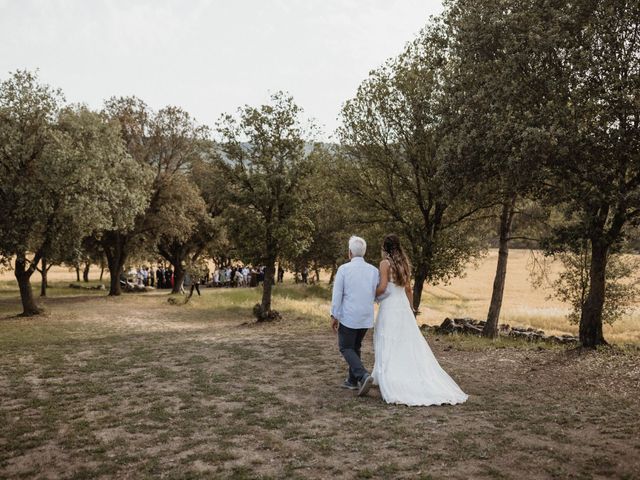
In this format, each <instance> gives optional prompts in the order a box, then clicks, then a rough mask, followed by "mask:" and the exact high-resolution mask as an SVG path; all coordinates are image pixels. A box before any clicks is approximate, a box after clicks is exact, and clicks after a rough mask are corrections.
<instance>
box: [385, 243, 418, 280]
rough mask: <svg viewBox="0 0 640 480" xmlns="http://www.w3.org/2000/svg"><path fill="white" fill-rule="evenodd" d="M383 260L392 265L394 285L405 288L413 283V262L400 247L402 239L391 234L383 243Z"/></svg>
mask: <svg viewBox="0 0 640 480" xmlns="http://www.w3.org/2000/svg"><path fill="white" fill-rule="evenodd" d="M382 258H383V259H386V260H388V261H389V263H390V264H391V277H392V280H393V283H395V284H396V285H400V286H404V285H406V284H407V283H408V282H410V281H411V262H409V259H408V258H407V256H406V255H405V253H404V250H403V249H402V247H401V246H400V238H398V236H397V235H396V234H394V233H390V234H389V235H387V236H386V237H384V240H383V241H382Z"/></svg>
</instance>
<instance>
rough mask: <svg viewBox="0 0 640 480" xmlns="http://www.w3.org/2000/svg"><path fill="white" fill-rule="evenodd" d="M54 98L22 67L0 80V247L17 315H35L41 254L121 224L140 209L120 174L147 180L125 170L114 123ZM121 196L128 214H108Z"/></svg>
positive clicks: (58, 252) (127, 161) (49, 254)
mask: <svg viewBox="0 0 640 480" xmlns="http://www.w3.org/2000/svg"><path fill="white" fill-rule="evenodd" d="M61 102H62V98H61V95H60V93H59V92H57V91H54V90H52V89H51V88H50V87H49V86H46V85H42V84H40V83H39V82H38V79H37V77H36V76H35V75H34V74H32V73H29V72H16V73H15V74H13V75H12V77H11V78H10V79H8V80H6V81H4V82H3V83H2V84H1V85H0V144H2V145H3V151H2V163H1V165H2V170H3V176H2V183H1V185H2V188H1V189H0V204H1V207H0V208H2V211H1V213H2V215H0V252H1V254H2V255H3V256H5V257H7V256H15V276H16V279H17V281H18V285H19V287H20V296H21V300H22V305H23V315H34V314H37V313H39V312H40V309H39V308H38V306H37V305H36V303H35V301H34V299H33V292H32V289H31V283H30V279H31V275H32V274H33V272H34V271H35V270H36V267H37V265H38V263H39V261H40V259H42V257H43V256H46V257H47V258H51V259H56V258H59V257H61V256H62V253H61V252H63V251H65V250H68V249H72V248H75V247H76V246H77V245H79V242H80V241H81V240H82V238H84V237H85V236H87V235H89V234H90V233H91V232H92V231H94V230H97V229H102V228H110V227H113V226H114V225H115V224H118V223H119V224H120V225H122V226H126V225H127V224H129V223H130V222H131V220H132V218H133V215H135V213H136V212H137V211H139V210H140V209H142V208H144V201H143V200H141V199H140V196H139V190H136V189H135V188H131V186H130V185H129V184H128V183H127V181H126V180H125V179H124V178H123V177H128V178H131V177H132V176H135V178H136V179H137V181H138V183H142V184H143V185H144V183H145V181H146V180H145V176H144V175H143V174H140V172H137V171H135V170H132V168H131V167H132V166H133V164H132V162H131V159H130V158H129V157H128V156H127V155H126V152H125V151H124V149H123V145H122V142H121V140H120V136H119V130H118V126H117V125H116V124H114V123H112V122H109V121H108V120H107V119H105V118H104V117H102V116H100V115H98V114H96V113H94V112H91V111H89V110H88V109H87V108H85V107H66V108H61ZM122 199H127V200H129V201H130V205H129V208H130V213H129V215H128V216H118V215H115V214H114V211H115V209H117V208H118V207H119V206H120V203H119V202H121V201H122ZM29 255H32V256H31V257H29Z"/></svg>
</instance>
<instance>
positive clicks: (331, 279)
mask: <svg viewBox="0 0 640 480" xmlns="http://www.w3.org/2000/svg"><path fill="white" fill-rule="evenodd" d="M337 271H338V265H336V263H335V262H333V265H332V266H331V275H330V276H329V285H333V281H334V280H335V278H336V272H337Z"/></svg>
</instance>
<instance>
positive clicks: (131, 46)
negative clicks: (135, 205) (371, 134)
mask: <svg viewBox="0 0 640 480" xmlns="http://www.w3.org/2000/svg"><path fill="white" fill-rule="evenodd" d="M441 10H442V6H441V2H440V0H209V1H205V0H39V1H36V0H0V78H3V79H4V78H6V76H7V74H8V73H9V72H11V71H14V70H16V69H25V68H26V69H30V70H33V69H36V68H37V69H39V70H40V77H41V79H42V80H43V81H45V82H47V83H50V84H52V85H54V86H57V87H60V88H62V89H63V91H64V92H65V95H66V97H67V100H69V101H72V102H85V103H87V104H88V105H90V106H92V107H95V108H98V107H100V106H101V105H102V102H103V100H104V99H105V98H108V97H110V96H112V95H137V96H139V97H141V98H142V99H144V100H145V101H146V102H147V103H148V104H149V105H150V106H151V107H152V108H154V109H158V108H161V107H162V106H164V105H167V104H173V105H179V106H181V107H184V108H185V109H187V110H188V111H189V112H191V113H192V114H193V115H194V116H195V117H196V118H197V119H198V120H199V121H200V122H202V123H206V124H208V125H210V126H214V124H215V121H216V120H217V119H218V117H219V116H220V114H222V113H224V112H232V111H235V109H236V108H237V107H238V106H240V105H244V104H251V105H257V104H261V103H263V102H265V101H266V100H267V98H268V95H269V92H275V91H277V90H286V91H288V92H290V93H291V94H292V95H293V96H294V98H295V99H296V101H297V102H298V103H299V104H300V105H301V106H302V107H303V108H304V109H305V113H306V115H307V116H309V117H313V118H315V119H317V121H318V123H319V124H320V125H321V126H323V130H324V132H325V138H327V137H328V136H329V135H330V134H331V133H332V132H333V130H334V129H335V127H336V126H337V121H336V117H337V115H338V112H339V110H340V106H341V104H342V102H344V101H345V100H347V99H348V98H350V97H351V96H353V95H354V93H355V91H356V88H357V86H358V84H359V83H360V82H361V81H362V80H363V79H364V78H365V77H366V76H367V74H368V72H369V70H371V69H372V68H375V67H377V66H378V65H380V64H381V63H382V62H384V60H385V59H387V58H388V57H390V56H393V55H396V54H397V53H399V52H400V51H401V49H402V47H403V45H404V43H405V42H406V41H408V40H410V39H412V38H413V37H414V36H415V34H416V33H417V32H418V31H419V30H420V28H421V27H422V26H423V25H425V24H426V22H427V20H428V17H429V16H430V15H433V14H437V13H439V12H440V11H441Z"/></svg>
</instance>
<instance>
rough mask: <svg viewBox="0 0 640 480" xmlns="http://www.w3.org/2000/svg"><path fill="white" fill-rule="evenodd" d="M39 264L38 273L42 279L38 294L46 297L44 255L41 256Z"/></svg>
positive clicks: (45, 263) (46, 271)
mask: <svg viewBox="0 0 640 480" xmlns="http://www.w3.org/2000/svg"><path fill="white" fill-rule="evenodd" d="M40 265H41V268H42V270H40V275H41V276H42V280H41V281H40V296H41V297H46V296H47V287H48V286H49V285H48V284H47V273H48V270H47V258H46V257H44V256H43V257H42V260H41V261H40Z"/></svg>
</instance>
